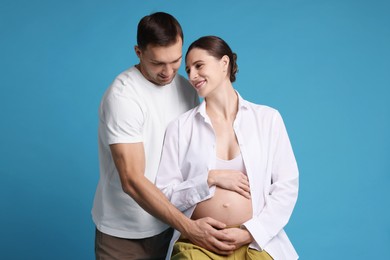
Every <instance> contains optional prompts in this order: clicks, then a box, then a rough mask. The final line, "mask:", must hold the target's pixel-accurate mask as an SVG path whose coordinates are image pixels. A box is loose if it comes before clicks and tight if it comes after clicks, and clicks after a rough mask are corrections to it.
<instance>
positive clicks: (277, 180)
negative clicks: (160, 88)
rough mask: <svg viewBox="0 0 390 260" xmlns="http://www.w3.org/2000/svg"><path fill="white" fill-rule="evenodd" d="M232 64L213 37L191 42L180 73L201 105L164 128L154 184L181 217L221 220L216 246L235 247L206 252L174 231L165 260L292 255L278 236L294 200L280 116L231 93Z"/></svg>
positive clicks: (294, 175)
mask: <svg viewBox="0 0 390 260" xmlns="http://www.w3.org/2000/svg"><path fill="white" fill-rule="evenodd" d="M236 59H237V56H236V54H235V53H233V52H232V50H231V49H230V47H229V46H228V45H227V44H226V42H225V41H224V40H222V39H221V38H218V37H215V36H206V37H202V38H200V39H198V40H196V41H195V42H193V43H192V44H191V45H190V47H189V49H188V51H187V54H186V72H187V75H188V78H189V80H190V82H191V84H192V86H193V87H194V88H195V89H196V90H197V92H198V94H199V96H201V97H203V98H204V100H203V102H202V103H201V104H200V105H199V106H198V107H196V108H194V109H192V110H190V111H188V112H186V113H185V114H183V115H182V116H180V117H179V118H178V119H177V120H175V121H173V122H172V123H171V124H170V125H169V126H168V128H167V131H166V136H165V140H164V146H163V152H162V158H161V163H160V168H159V171H158V174H157V179H156V185H157V186H158V187H159V188H160V189H161V190H162V191H163V192H164V194H165V195H166V196H167V197H168V198H169V199H170V201H171V202H172V203H173V204H174V205H175V206H176V207H177V208H178V209H179V210H181V211H183V212H184V213H185V214H186V215H187V216H188V217H191V218H192V219H198V218H202V217H210V223H212V221H211V219H215V220H218V221H220V222H223V223H225V224H226V228H225V229H224V232H225V233H226V234H228V235H229V237H231V239H230V240H229V241H220V242H221V243H227V244H230V245H233V246H234V248H235V249H234V251H229V252H221V251H218V250H215V252H211V251H208V250H206V249H204V248H201V247H199V246H197V245H195V244H192V243H191V241H189V240H187V239H186V238H185V237H181V236H180V233H179V232H177V231H175V233H174V235H173V238H172V241H171V245H170V250H169V252H168V255H167V259H170V258H171V259H283V260H289V259H297V258H298V255H297V253H296V252H295V250H294V247H293V246H292V244H291V243H290V241H289V239H288V237H287V235H286V233H285V232H284V227H285V225H286V224H287V223H288V220H289V218H290V216H291V214H292V211H293V208H294V206H295V203H296V200H297V196H298V168H297V164H296V161H295V157H294V154H293V150H292V147H291V144H290V141H289V138H288V135H287V131H286V129H285V126H284V123H283V120H282V117H281V116H280V114H279V112H278V111H277V110H275V109H273V108H270V107H267V106H263V105H256V104H253V103H251V102H248V101H246V100H244V99H243V98H241V96H240V95H239V94H238V92H237V91H235V89H234V88H233V85H232V82H234V81H235V78H236V73H237V64H236ZM250 87H254V86H250ZM229 257H233V258H229ZM234 257H235V258H234Z"/></svg>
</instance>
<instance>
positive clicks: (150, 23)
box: [137, 12, 184, 50]
mask: <svg viewBox="0 0 390 260" xmlns="http://www.w3.org/2000/svg"><path fill="white" fill-rule="evenodd" d="M178 36H179V37H180V38H181V39H182V41H184V36H183V30H182V29H181V26H180V24H179V22H178V21H177V20H176V19H175V17H173V16H172V15H170V14H167V13H164V12H157V13H153V14H151V15H147V16H145V17H144V18H142V19H141V21H140V22H139V23H138V30H137V44H138V47H139V48H140V49H141V50H144V49H146V47H147V46H148V45H149V44H151V45H157V46H170V45H172V44H174V43H176V42H177V37H178Z"/></svg>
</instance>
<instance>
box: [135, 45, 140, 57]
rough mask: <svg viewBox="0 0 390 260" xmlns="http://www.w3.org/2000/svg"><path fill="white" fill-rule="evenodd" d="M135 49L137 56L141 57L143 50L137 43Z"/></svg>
mask: <svg viewBox="0 0 390 260" xmlns="http://www.w3.org/2000/svg"><path fill="white" fill-rule="evenodd" d="M134 51H135V54H136V55H137V57H138V58H141V54H142V51H141V49H140V48H139V47H138V46H137V45H135V46H134Z"/></svg>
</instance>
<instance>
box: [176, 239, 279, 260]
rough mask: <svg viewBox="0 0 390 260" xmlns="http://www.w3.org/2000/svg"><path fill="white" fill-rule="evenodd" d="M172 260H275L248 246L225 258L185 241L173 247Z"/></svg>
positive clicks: (263, 252) (178, 242) (180, 241)
mask: <svg viewBox="0 0 390 260" xmlns="http://www.w3.org/2000/svg"><path fill="white" fill-rule="evenodd" d="M171 259H172V260H182V259H193V260H203V259H213V260H273V258H272V257H271V256H270V255H269V254H268V253H267V252H266V251H264V250H263V251H261V252H260V251H257V250H255V249H251V248H249V246H248V245H246V246H242V247H240V248H238V249H236V250H235V251H234V252H233V254H231V255H228V256H225V255H218V254H215V253H213V252H210V251H208V250H206V249H204V248H202V247H199V246H196V245H194V244H192V243H191V242H190V241H188V240H185V239H179V240H178V241H177V242H176V243H175V245H174V246H173V252H172V257H171Z"/></svg>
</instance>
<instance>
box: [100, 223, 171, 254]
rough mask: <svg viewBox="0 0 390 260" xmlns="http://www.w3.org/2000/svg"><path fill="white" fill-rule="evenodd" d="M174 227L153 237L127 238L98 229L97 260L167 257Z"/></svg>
mask: <svg viewBox="0 0 390 260" xmlns="http://www.w3.org/2000/svg"><path fill="white" fill-rule="evenodd" d="M172 234H173V229H171V228H169V229H167V230H166V231H164V232H162V233H161V234H158V235H156V236H153V237H148V238H142V239H126V238H119V237H113V236H110V235H107V234H104V233H102V232H100V231H99V230H97V229H96V237H95V255H96V260H132V259H137V260H140V259H154V260H157V259H159V260H160V259H161V260H162V259H165V256H166V255H167V251H168V247H169V242H170V240H171V238H172Z"/></svg>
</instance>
